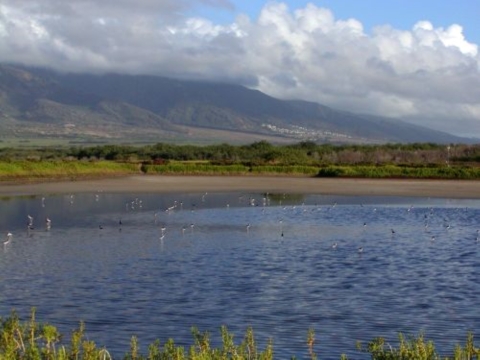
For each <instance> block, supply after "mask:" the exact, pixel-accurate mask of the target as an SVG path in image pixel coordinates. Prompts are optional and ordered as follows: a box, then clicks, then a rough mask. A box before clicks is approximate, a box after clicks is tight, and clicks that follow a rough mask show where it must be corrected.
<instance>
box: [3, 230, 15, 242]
mask: <svg viewBox="0 0 480 360" xmlns="http://www.w3.org/2000/svg"><path fill="white" fill-rule="evenodd" d="M12 237H13V235H12V233H11V232H9V233H7V240H5V241H4V242H3V245H8V244H10V241H12Z"/></svg>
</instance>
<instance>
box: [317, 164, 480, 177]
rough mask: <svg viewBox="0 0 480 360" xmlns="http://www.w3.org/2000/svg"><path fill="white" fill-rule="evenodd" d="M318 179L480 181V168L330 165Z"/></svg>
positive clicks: (324, 168)
mask: <svg viewBox="0 0 480 360" xmlns="http://www.w3.org/2000/svg"><path fill="white" fill-rule="evenodd" d="M317 176H318V177H357V178H383V179H385V178H405V179H464V180H473V179H480V167H468V166H451V167H448V166H399V165H382V166H374V165H353V166H352V165H345V166H342V165H330V166H326V167H323V168H321V169H320V171H319V172H318V175H317Z"/></svg>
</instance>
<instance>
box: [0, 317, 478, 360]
mask: <svg viewBox="0 0 480 360" xmlns="http://www.w3.org/2000/svg"><path fill="white" fill-rule="evenodd" d="M192 336H193V344H192V345H190V346H189V347H188V348H185V347H183V346H178V345H175V342H174V341H173V339H169V340H167V341H166V342H165V343H164V344H163V345H162V344H161V343H160V341H159V340H157V341H155V342H154V343H152V344H150V345H149V346H148V349H147V352H146V353H142V351H141V349H139V345H138V340H137V338H136V337H135V336H133V337H132V338H131V340H130V346H129V349H128V350H127V352H126V353H125V355H124V356H123V359H126V360H141V359H148V360H167V359H172V360H173V359H176V360H186V359H188V360H209V359H212V360H217V359H218V360H224V359H237V360H243V359H245V360H246V359H249V360H254V359H255V360H256V359H258V360H270V359H275V358H285V357H284V356H282V354H281V353H280V354H277V353H275V352H274V348H273V341H272V340H270V341H269V342H268V343H267V345H266V347H265V349H264V350H259V349H258V346H257V343H256V340H255V336H254V333H253V329H251V328H249V329H247V331H246V333H245V335H244V337H243V340H242V341H241V342H240V343H238V344H236V343H235V341H234V335H233V334H232V333H230V332H228V329H227V328H226V327H225V326H222V327H221V339H222V345H221V346H220V347H218V348H213V347H211V345H210V334H209V333H208V332H204V333H202V332H200V331H199V330H198V329H196V328H192ZM357 349H358V350H359V351H361V352H363V353H366V354H369V355H370V357H371V358H372V359H375V360H397V359H398V360H407V359H411V360H437V359H438V360H440V359H452V360H467V359H480V349H479V348H477V347H475V344H474V339H473V335H472V334H468V336H467V340H466V343H465V345H464V346H461V345H457V346H456V347H455V349H454V350H453V355H452V356H451V357H441V356H440V355H439V354H438V353H437V351H436V349H435V345H434V344H433V342H432V341H426V340H425V339H424V337H423V335H419V336H417V337H410V338H406V337H405V336H403V335H402V334H400V335H399V339H398V346H397V347H394V346H391V345H389V344H388V343H387V342H386V341H385V339H383V338H376V339H374V340H372V341H371V342H369V343H368V344H367V346H363V345H362V344H357ZM306 354H308V358H309V359H312V360H314V359H317V358H318V356H317V354H316V349H315V333H314V331H313V330H312V329H310V330H309V331H308V334H307V337H306V341H305V356H307V355H306ZM339 357H340V359H343V360H345V359H348V357H347V355H345V354H342V355H339ZM0 359H2V360H16V359H21V360H43V359H46V360H73V359H74V360H97V359H98V360H104V359H112V356H111V355H110V353H109V351H108V350H107V349H106V348H100V347H97V345H96V344H95V342H94V341H93V340H90V339H88V338H87V337H86V336H85V326H84V324H83V323H80V326H79V328H78V329H76V330H75V331H73V332H72V334H71V337H70V339H69V340H67V341H64V337H63V336H62V335H61V334H60V333H59V332H58V330H57V328H56V327H55V326H53V325H50V324H41V323H38V322H37V321H36V320H35V309H33V310H32V312H31V316H30V320H29V321H26V322H23V321H21V320H20V319H19V317H18V316H17V314H16V313H15V312H12V314H11V315H10V316H9V317H7V318H0Z"/></svg>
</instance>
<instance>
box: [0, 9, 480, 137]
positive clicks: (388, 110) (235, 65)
mask: <svg viewBox="0 0 480 360" xmlns="http://www.w3.org/2000/svg"><path fill="white" fill-rule="evenodd" d="M199 6H210V7H219V8H222V9H227V10H231V11H234V9H233V8H234V5H233V4H232V3H231V2H229V1H228V0H203V1H200V0H198V1H194V0H190V1H188V0H184V1H178V0H175V1H174V0H167V1H165V0H162V1H156V0H137V1H133V0H117V1H108V0H102V1H94V0H71V1H68V2H66V1H62V0H42V1H40V0H37V1H34V0H4V1H2V4H0V62H4V63H6V62H13V63H22V64H25V65H34V66H47V67H51V68H54V69H58V70H62V71H76V72H95V73H103V72H119V73H128V74H150V75H163V76H170V77H179V78H183V79H186V78H188V79H202V80H215V81H227V82H233V83H237V84H242V85H246V86H248V87H251V88H256V89H259V90H261V91H263V92H266V93H268V94H270V95H272V96H275V97H279V98H284V99H287V98H288V99H303V100H311V101H316V102H320V103H322V104H325V105H328V106H332V107H335V108H339V109H345V110H350V111H355V112H365V113H370V114H378V115H383V116H392V117H404V118H408V119H410V120H411V121H415V122H416V123H417V124H419V125H424V126H429V127H432V128H435V129H438V130H442V131H448V132H451V133H455V134H458V135H472V136H474V135H475V136H480V100H479V99H480V54H479V48H478V44H475V43H472V42H469V41H468V40H467V39H466V38H465V36H464V34H463V29H462V27H461V25H458V24H452V25H450V26H449V27H447V28H441V27H435V25H434V24H432V23H430V22H429V21H428V20H419V21H418V22H417V23H416V24H415V25H414V26H413V27H412V28H411V29H409V30H399V29H395V28H393V27H390V26H379V27H377V28H375V29H374V30H373V32H372V33H370V34H367V33H366V32H365V31H364V28H363V25H362V23H361V22H359V21H358V20H356V19H336V18H335V15H334V14H333V13H332V12H331V11H330V10H329V9H326V8H322V7H319V6H316V5H313V4H308V5H306V6H305V7H304V8H298V9H290V8H288V7H287V5H286V4H284V3H281V2H269V3H267V4H266V5H265V6H264V7H263V9H262V11H261V13H260V14H259V16H258V18H255V19H252V18H250V17H248V16H246V15H243V14H239V15H238V16H237V18H236V20H235V21H234V22H232V23H230V24H215V23H214V22H212V21H211V20H208V19H205V18H200V17H192V16H187V15H186V14H187V13H189V14H190V13H194V12H195V11H194V9H195V7H199Z"/></svg>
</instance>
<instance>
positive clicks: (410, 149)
mask: <svg viewBox="0 0 480 360" xmlns="http://www.w3.org/2000/svg"><path fill="white" fill-rule="evenodd" d="M16 160H31V161H44V160H82V161H95V160H111V161H117V162H135V163H140V162H141V163H151V164H164V163H168V162H171V161H192V162H209V163H211V164H217V165H232V164H243V165H247V166H252V165H253V166H257V165H258V166H261V165H285V166H291V165H304V166H326V165H332V164H334V165H389V164H391V165H400V166H402V165H406V166H445V165H447V166H450V165H456V164H460V165H469V166H477V164H480V145H464V144H451V145H441V144H434V143H412V144H384V145H331V144H316V143H315V142H311V141H303V142H299V143H296V144H289V145H274V144H271V143H269V142H267V141H263V140H262V141H257V142H253V143H251V144H247V145H230V144H226V143H223V144H216V145H204V146H197V145H175V144H168V143H157V144H153V145H144V146H132V145H98V146H72V147H59V148H55V147H44V148H37V149H27V148H2V149H0V161H16Z"/></svg>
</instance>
